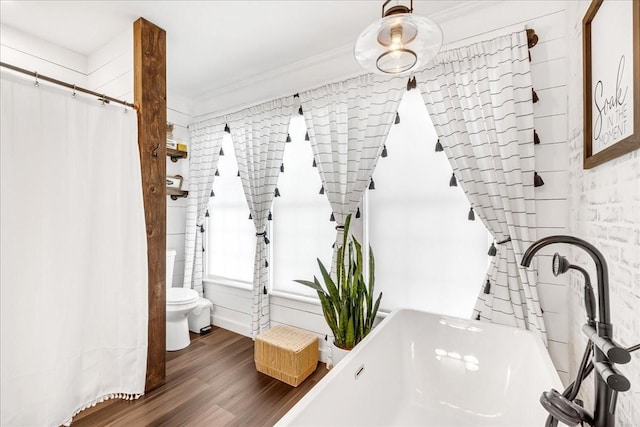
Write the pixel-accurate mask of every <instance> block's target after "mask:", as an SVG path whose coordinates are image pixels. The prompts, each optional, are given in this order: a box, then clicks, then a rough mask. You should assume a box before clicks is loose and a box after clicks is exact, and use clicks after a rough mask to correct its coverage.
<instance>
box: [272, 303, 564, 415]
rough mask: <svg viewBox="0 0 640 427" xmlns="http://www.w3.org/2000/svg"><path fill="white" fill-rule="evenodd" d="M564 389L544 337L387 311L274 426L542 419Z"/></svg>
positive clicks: (416, 312)
mask: <svg viewBox="0 0 640 427" xmlns="http://www.w3.org/2000/svg"><path fill="white" fill-rule="evenodd" d="M551 388H555V389H557V390H561V389H562V385H561V382H560V378H559V377H558V374H557V373H556V371H555V369H554V367H553V364H552V363H551V359H550V358H549V355H548V353H547V351H546V349H545V347H544V344H543V343H542V341H541V340H540V338H538V337H537V336H535V335H534V334H532V333H531V332H528V331H523V330H518V329H514V328H510V327H506V326H501V325H493V324H488V323H481V322H476V321H471V320H464V319H458V318H453V317H445V316H441V315H436V314H431V313H425V312H420V311H415V310H398V311H395V312H393V313H392V314H391V315H389V316H387V318H386V319H384V320H383V321H382V322H381V323H380V325H379V326H378V327H376V328H375V329H374V330H373V331H372V332H371V334H370V335H369V336H367V337H366V338H365V339H364V340H363V341H362V342H361V343H360V344H359V345H358V346H357V347H356V348H355V349H354V350H353V351H351V352H350V353H349V355H347V356H346V357H345V358H344V359H343V360H342V361H341V362H340V363H339V364H338V365H336V367H335V368H333V369H332V370H331V372H329V373H328V374H327V375H326V376H325V377H324V378H323V379H322V380H321V381H320V382H319V383H318V384H317V385H316V386H315V387H314V388H313V389H312V390H311V391H309V393H308V394H307V395H305V396H304V397H303V398H302V399H301V400H300V401H299V402H298V404H296V405H295V406H294V407H293V408H291V410H290V411H289V412H288V413H287V414H285V416H284V417H283V418H282V419H281V420H280V421H279V422H278V424H276V425H277V426H280V427H282V426H332V427H333V426H438V427H440V426H456V427H458V426H518V427H520V426H542V425H544V421H545V419H546V415H547V414H546V412H545V410H544V409H543V408H542V406H541V405H540V403H539V401H538V399H539V397H540V394H541V393H542V392H543V391H546V390H549V389H551Z"/></svg>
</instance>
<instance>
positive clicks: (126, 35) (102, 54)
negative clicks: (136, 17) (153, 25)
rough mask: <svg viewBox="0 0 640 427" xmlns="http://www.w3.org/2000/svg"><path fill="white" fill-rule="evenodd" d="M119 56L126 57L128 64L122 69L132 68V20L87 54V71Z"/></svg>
mask: <svg viewBox="0 0 640 427" xmlns="http://www.w3.org/2000/svg"><path fill="white" fill-rule="evenodd" d="M120 57H126V58H128V62H129V64H130V65H129V66H128V67H124V69H132V68H133V21H132V24H131V25H128V26H127V27H126V28H123V29H122V31H121V32H120V33H119V34H118V35H117V36H116V37H114V38H113V39H112V40H110V41H109V42H107V43H106V44H105V45H104V46H103V47H102V48H101V49H98V50H97V51H96V52H93V53H92V54H91V55H89V57H88V59H87V64H88V65H87V70H88V73H89V74H93V73H95V72H97V71H98V70H99V69H100V68H102V67H104V66H105V65H106V64H109V63H110V62H111V61H113V60H114V59H115V58H120ZM115 74H117V73H115Z"/></svg>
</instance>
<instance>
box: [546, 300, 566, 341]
mask: <svg viewBox="0 0 640 427" xmlns="http://www.w3.org/2000/svg"><path fill="white" fill-rule="evenodd" d="M543 308H544V307H543ZM542 317H543V318H544V322H545V324H547V325H553V326H554V327H553V328H551V329H550V330H548V331H547V334H548V338H549V339H550V340H553V341H556V342H559V343H566V342H567V341H568V340H569V315H568V314H561V313H552V312H549V311H546V310H545V312H544V314H543V315H542Z"/></svg>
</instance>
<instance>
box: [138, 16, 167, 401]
mask: <svg viewBox="0 0 640 427" xmlns="http://www.w3.org/2000/svg"><path fill="white" fill-rule="evenodd" d="M133 38H134V49H133V55H134V61H133V63H134V99H135V104H136V106H137V108H138V148H139V150H140V166H141V169H142V187H143V194H144V211H145V219H146V225H147V258H148V262H149V326H148V334H149V335H148V336H149V348H148V350H147V377H146V385H145V389H146V390H147V391H149V390H152V389H154V388H156V387H158V386H160V385H162V384H163V383H164V380H165V364H166V354H165V351H166V344H165V341H166V336H165V334H166V332H165V328H166V313H165V306H166V288H165V281H166V275H165V269H166V238H167V237H166V222H167V218H166V216H167V205H166V203H167V201H166V185H165V182H166V181H165V180H166V123H167V97H166V92H167V82H166V52H167V49H166V33H165V31H164V30H163V29H162V28H159V27H157V26H156V25H154V24H152V23H151V22H149V21H147V20H145V19H143V18H140V19H138V20H137V21H135V22H134V24H133Z"/></svg>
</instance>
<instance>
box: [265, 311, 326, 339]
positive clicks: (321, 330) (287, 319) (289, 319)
mask: <svg viewBox="0 0 640 427" xmlns="http://www.w3.org/2000/svg"><path fill="white" fill-rule="evenodd" d="M271 318H272V319H273V320H275V321H277V322H280V323H286V324H289V325H292V326H296V327H298V328H302V329H305V330H307V331H313V332H314V333H317V334H322V335H324V334H330V333H331V331H330V329H329V327H328V326H327V323H326V321H325V320H324V316H322V315H317V314H313V313H309V312H306V311H300V310H296V309H294V308H290V307H286V306H283V305H275V304H271Z"/></svg>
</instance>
